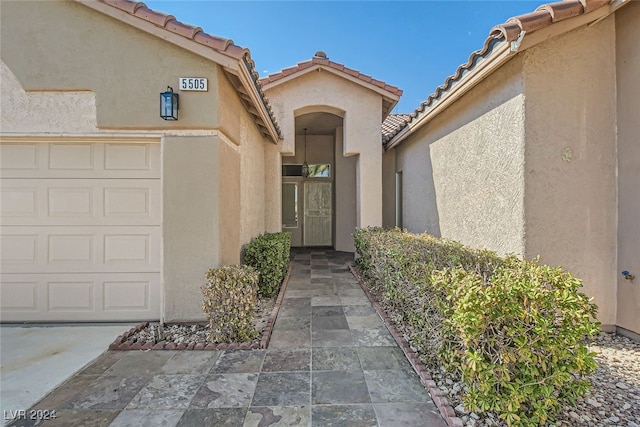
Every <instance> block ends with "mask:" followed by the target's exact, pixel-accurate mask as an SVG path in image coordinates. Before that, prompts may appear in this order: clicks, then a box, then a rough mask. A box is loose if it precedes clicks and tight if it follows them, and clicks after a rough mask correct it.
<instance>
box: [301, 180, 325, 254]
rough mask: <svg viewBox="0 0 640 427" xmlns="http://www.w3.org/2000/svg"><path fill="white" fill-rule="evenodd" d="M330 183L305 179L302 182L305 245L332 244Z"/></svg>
mask: <svg viewBox="0 0 640 427" xmlns="http://www.w3.org/2000/svg"><path fill="white" fill-rule="evenodd" d="M331 199H332V193H331V183H330V182H320V181H307V182H305V183H304V233H303V235H304V236H303V240H304V245H305V246H331V245H332V226H331V225H332V212H331Z"/></svg>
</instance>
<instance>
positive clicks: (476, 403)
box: [355, 228, 599, 426]
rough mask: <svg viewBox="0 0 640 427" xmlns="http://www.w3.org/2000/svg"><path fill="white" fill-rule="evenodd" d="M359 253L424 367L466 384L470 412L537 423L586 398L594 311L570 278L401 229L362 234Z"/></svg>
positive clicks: (591, 367) (594, 329) (370, 281)
mask: <svg viewBox="0 0 640 427" xmlns="http://www.w3.org/2000/svg"><path fill="white" fill-rule="evenodd" d="M355 245H356V251H357V252H358V254H359V255H360V258H359V259H358V266H359V268H360V270H361V272H362V273H363V275H364V276H365V278H366V280H367V282H368V284H369V285H370V286H371V287H372V288H373V290H374V291H375V292H376V293H377V294H379V295H382V298H384V300H385V302H386V305H387V306H389V307H391V312H392V313H390V315H391V316H392V317H393V318H394V319H395V320H396V321H397V322H401V323H402V324H403V325H405V331H408V332H407V334H408V335H409V341H410V342H411V344H412V345H413V346H414V347H415V348H417V349H418V352H419V354H420V357H421V359H422V360H423V362H425V363H426V364H427V365H428V366H431V367H435V366H438V365H443V366H445V367H446V368H447V369H448V370H449V371H450V372H454V373H456V374H457V375H458V376H459V377H460V378H461V379H462V380H463V381H464V382H465V383H466V386H467V387H466V391H465V393H464V394H463V401H464V406H465V408H466V409H468V410H473V411H477V412H482V411H492V412H494V413H496V414H498V415H499V416H500V417H501V418H502V419H504V420H505V421H506V422H507V424H509V425H514V424H515V425H525V426H531V425H539V424H543V423H545V422H547V421H550V420H553V414H554V413H557V411H559V410H560V409H562V407H563V406H564V405H566V404H568V403H573V402H574V401H575V399H576V398H577V397H579V396H580V395H582V394H584V393H585V392H586V391H587V390H588V388H589V386H590V384H589V381H588V380H586V379H585V375H588V374H590V373H592V372H593V371H594V370H595V368H596V362H595V361H594V359H593V354H592V353H589V352H588V350H587V348H586V347H585V346H584V345H583V344H582V342H583V340H584V339H585V338H586V337H592V336H593V335H595V334H597V333H598V331H599V324H598V323H597V322H596V321H595V316H596V311H597V307H596V306H595V305H594V304H592V303H591V301H590V300H589V298H588V297H587V296H585V295H584V294H581V293H579V292H578V289H579V288H580V287H581V285H582V284H581V282H580V280H579V279H576V278H575V277H573V276H572V275H571V274H570V273H567V272H564V271H563V270H562V269H561V268H551V267H548V266H544V265H539V264H538V262H537V260H534V261H529V260H523V259H520V258H518V257H515V256H507V257H506V258H502V257H499V256H498V255H496V254H495V253H494V252H491V251H481V250H475V249H471V248H468V247H465V246H463V245H461V244H460V243H457V242H453V241H449V240H444V239H439V238H435V237H433V236H430V235H427V234H422V235H414V234H410V233H407V232H404V231H402V230H399V229H393V230H383V229H381V228H369V229H361V230H357V232H356V234H355Z"/></svg>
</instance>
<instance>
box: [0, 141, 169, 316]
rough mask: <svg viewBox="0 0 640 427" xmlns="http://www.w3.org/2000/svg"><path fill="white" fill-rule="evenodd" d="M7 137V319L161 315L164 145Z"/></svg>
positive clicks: (3, 217) (3, 233)
mask: <svg viewBox="0 0 640 427" xmlns="http://www.w3.org/2000/svg"><path fill="white" fill-rule="evenodd" d="M1 142H2V143H1V144H0V160H1V169H0V178H2V180H1V181H0V223H1V224H2V226H1V227H0V308H1V312H0V320H2V321H5V322H7V321H19V322H23V321H33V322H41V321H42V322H47V321H136V320H155V319H158V318H159V317H160V298H161V286H160V270H161V264H160V258H161V224H162V205H161V203H162V200H161V191H162V190H161V181H160V172H161V163H160V155H161V154H160V144H158V143H157V142H150V143H141V142H142V141H141V140H139V139H138V140H137V141H134V140H132V139H126V138H122V139H112V140H106V139H100V140H98V141H96V139H93V140H91V139H88V140H83V139H80V138H46V139H45V138H41V139H34V140H21V141H17V142H16V140H15V139H14V140H11V141H8V140H7V138H2V141H1Z"/></svg>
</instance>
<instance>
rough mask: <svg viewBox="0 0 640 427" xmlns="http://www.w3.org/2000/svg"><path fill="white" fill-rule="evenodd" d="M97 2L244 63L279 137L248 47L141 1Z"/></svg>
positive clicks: (112, 0)
mask: <svg viewBox="0 0 640 427" xmlns="http://www.w3.org/2000/svg"><path fill="white" fill-rule="evenodd" d="M97 1H98V2H100V3H102V4H105V5H107V6H111V7H113V8H116V9H119V10H121V11H123V12H126V13H128V14H129V15H132V16H135V17H137V18H139V19H142V20H144V21H147V22H149V23H151V24H153V25H155V26H157V27H160V28H163V29H165V30H167V31H169V32H171V33H173V34H177V35H179V36H182V37H185V38H187V39H189V40H192V41H193V42H195V43H199V44H201V45H203V46H207V47H209V48H211V49H213V50H215V51H217V52H220V53H222V54H224V55H227V56H230V57H232V58H234V59H236V60H238V61H242V62H244V64H245V65H246V66H247V68H248V71H249V73H250V74H251V78H252V80H253V83H254V85H255V88H256V90H257V92H258V95H259V96H260V98H261V100H262V103H263V106H264V108H265V110H266V111H267V112H268V114H269V119H270V121H271V123H272V124H273V126H274V128H275V130H276V133H277V136H278V137H282V134H281V132H280V127H279V126H278V123H277V121H276V119H275V115H274V114H273V110H272V108H271V106H270V105H269V101H268V100H267V98H266V97H265V95H264V92H263V91H262V86H261V85H260V79H259V75H258V73H257V72H256V71H255V63H254V62H253V60H252V59H251V54H250V52H249V49H246V48H243V47H241V46H238V45H236V44H234V43H233V40H231V39H227V38H223V37H218V36H214V35H211V34H207V33H204V32H203V31H202V28H200V27H196V26H193V25H189V24H185V23H183V22H180V21H178V20H177V19H175V17H173V16H172V15H168V14H166V13H162V12H158V11H155V10H152V9H149V8H148V7H147V6H146V5H145V4H144V3H142V2H135V1H130V0H97ZM265 135H266V134H265Z"/></svg>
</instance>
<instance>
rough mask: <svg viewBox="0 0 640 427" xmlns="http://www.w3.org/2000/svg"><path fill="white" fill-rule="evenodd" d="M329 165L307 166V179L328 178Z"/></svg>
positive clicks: (329, 175) (329, 174)
mask: <svg viewBox="0 0 640 427" xmlns="http://www.w3.org/2000/svg"><path fill="white" fill-rule="evenodd" d="M330 177H331V165H330V164H328V163H325V164H320V165H309V178H330Z"/></svg>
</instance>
